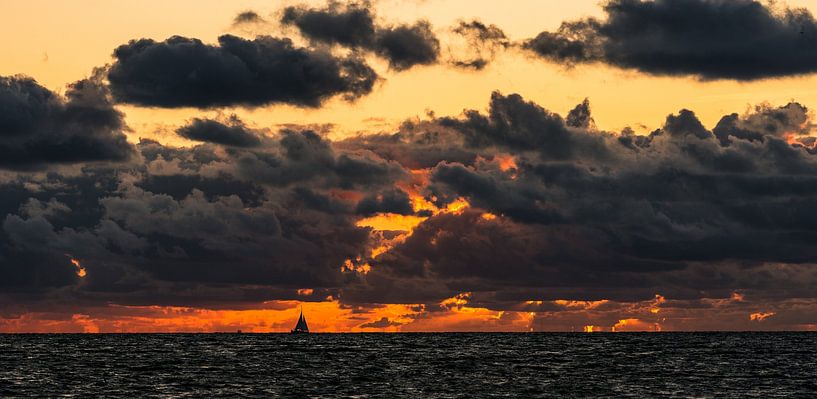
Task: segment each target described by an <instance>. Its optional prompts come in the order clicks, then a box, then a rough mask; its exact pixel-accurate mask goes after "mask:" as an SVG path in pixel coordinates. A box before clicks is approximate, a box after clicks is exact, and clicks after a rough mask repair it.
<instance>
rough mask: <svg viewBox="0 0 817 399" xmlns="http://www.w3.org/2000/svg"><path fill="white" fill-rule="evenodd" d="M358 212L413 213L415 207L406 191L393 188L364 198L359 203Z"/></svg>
mask: <svg viewBox="0 0 817 399" xmlns="http://www.w3.org/2000/svg"><path fill="white" fill-rule="evenodd" d="M357 213H359V214H361V215H366V216H371V215H374V214H376V213H394V214H398V215H411V214H414V209H413V208H412V207H411V201H410V200H409V196H408V194H406V192H405V191H403V190H400V189H393V190H388V191H386V192H384V193H378V194H376V195H370V196H368V197H366V198H363V199H362V200H360V202H359V203H358V204H357Z"/></svg>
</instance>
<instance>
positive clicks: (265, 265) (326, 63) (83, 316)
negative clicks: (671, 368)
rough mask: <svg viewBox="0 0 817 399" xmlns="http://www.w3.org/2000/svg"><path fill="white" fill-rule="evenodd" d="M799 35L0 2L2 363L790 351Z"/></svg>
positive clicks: (452, 4) (373, 10)
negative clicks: (745, 343)
mask: <svg viewBox="0 0 817 399" xmlns="http://www.w3.org/2000/svg"><path fill="white" fill-rule="evenodd" d="M814 15H817V2H815V1H813V0H786V1H782V0H781V1H776V2H774V3H772V2H761V1H751V0H607V1H598V0H576V1H562V0H516V1H513V2H501V1H488V0H372V1H370V2H367V1H362V2H334V3H333V2H325V1H307V2H304V1H296V0H292V1H290V0H286V1H270V0H266V1H255V0H240V1H222V0H170V1H168V0H162V1H158V0H144V1H139V2H123V1H117V2H114V1H98V0H94V1H91V0H77V1H71V2H54V1H47V0H30V1H9V2H6V3H4V5H3V12H2V13H0V35H2V36H3V37H5V38H6V39H7V40H3V41H0V223H1V224H0V332H170V331H184V332H210V331H235V330H238V329H240V330H243V331H247V332H249V331H252V332H270V331H271V332H284V331H289V329H290V328H292V327H293V326H294V324H295V321H296V320H297V317H298V312H299V310H300V309H301V308H303V309H304V312H305V313H306V317H307V320H308V322H309V324H310V328H311V330H313V331H317V332H349V331H353V332H361V331H369V332H377V331H388V332H400V331H403V332H406V331H516V332H523V331H576V332H583V331H586V332H597V331H679V330H680V331H689V330H817V132H815V129H814V118H815V114H814V113H813V111H812V110H811V107H812V106H817V20H815V17H814Z"/></svg>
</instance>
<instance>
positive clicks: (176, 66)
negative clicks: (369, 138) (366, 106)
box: [108, 35, 377, 108]
mask: <svg viewBox="0 0 817 399" xmlns="http://www.w3.org/2000/svg"><path fill="white" fill-rule="evenodd" d="M218 42H219V44H218V45H217V46H216V45H210V44H205V43H202V42H201V41H200V40H198V39H189V38H185V37H180V36H174V37H171V38H169V39H167V40H165V41H163V42H156V41H154V40H151V39H140V40H132V41H130V42H129V43H128V44H125V45H122V46H119V47H118V48H117V49H116V50H115V51H114V58H115V62H114V63H113V65H111V67H110V69H109V70H108V80H109V81H110V86H111V91H112V93H113V96H114V98H115V99H116V100H117V101H119V102H123V103H130V104H135V105H143V106H158V107H187V106H190V107H202V108H206V107H218V106H234V105H242V106H261V105H266V104H274V103H283V104H292V105H297V106H304V107H317V106H319V105H320V104H321V103H322V102H323V101H325V100H327V99H329V98H332V97H335V96H342V97H343V98H344V99H346V100H354V99H357V98H359V97H361V96H364V95H366V94H368V93H370V92H371V91H372V87H373V86H374V83H375V82H376V81H377V74H376V73H375V72H374V71H373V70H372V69H371V68H370V67H369V66H368V65H367V64H366V63H365V62H364V61H363V60H362V59H359V58H355V57H346V58H338V57H335V56H333V55H332V54H330V53H328V52H326V51H323V50H317V49H308V48H301V47H296V46H295V45H293V43H292V41H291V40H289V39H286V38H285V39H279V38H274V37H269V36H259V37H257V38H255V39H254V40H246V39H242V38H239V37H236V36H232V35H223V36H220V37H219V38H218Z"/></svg>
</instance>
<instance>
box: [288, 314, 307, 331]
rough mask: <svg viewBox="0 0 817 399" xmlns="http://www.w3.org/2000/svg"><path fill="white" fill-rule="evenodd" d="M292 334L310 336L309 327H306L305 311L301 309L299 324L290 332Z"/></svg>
mask: <svg viewBox="0 0 817 399" xmlns="http://www.w3.org/2000/svg"><path fill="white" fill-rule="evenodd" d="M289 333H290V334H309V326H307V325H306V319H305V318H304V309H303V308H301V317H299V318H298V324H296V325H295V328H293V329H292V330H291V331H290V332H289Z"/></svg>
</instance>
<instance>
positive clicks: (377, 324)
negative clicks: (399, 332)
mask: <svg viewBox="0 0 817 399" xmlns="http://www.w3.org/2000/svg"><path fill="white" fill-rule="evenodd" d="M401 325H403V323H400V322H396V321H391V320H389V318H388V317H382V318H381V319H380V320H377V321H373V322H371V323H365V324H361V325H360V327H361V328H388V327H396V326H401Z"/></svg>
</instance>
